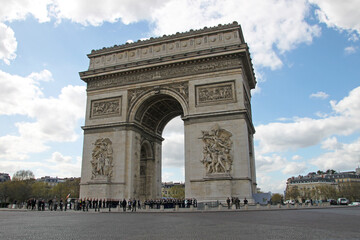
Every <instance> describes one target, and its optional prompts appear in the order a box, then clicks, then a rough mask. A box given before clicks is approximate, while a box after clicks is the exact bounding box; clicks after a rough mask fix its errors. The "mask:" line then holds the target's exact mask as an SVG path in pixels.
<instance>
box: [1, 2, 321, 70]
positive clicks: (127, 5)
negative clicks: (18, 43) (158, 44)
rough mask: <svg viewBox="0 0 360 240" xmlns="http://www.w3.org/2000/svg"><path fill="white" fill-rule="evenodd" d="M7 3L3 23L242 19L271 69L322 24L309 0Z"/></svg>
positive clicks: (260, 59) (258, 57) (162, 25)
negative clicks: (313, 18) (311, 16)
mask: <svg viewBox="0 0 360 240" xmlns="http://www.w3.org/2000/svg"><path fill="white" fill-rule="evenodd" d="M30 2H31V4H30ZM2 6H3V7H2V10H0V13H2V14H0V16H2V18H0V22H1V21H2V22H4V21H13V20H23V19H25V18H26V17H27V16H28V15H32V16H34V17H35V18H37V19H38V21H39V22H46V21H50V20H51V18H53V19H55V20H56V21H57V22H61V21H62V20H67V19H68V20H71V21H72V22H76V23H80V24H82V25H85V26H87V25H93V26H99V25H101V24H102V23H104V22H111V23H114V22H118V21H121V22H123V23H124V24H130V23H134V22H138V21H140V20H147V21H149V22H150V23H151V26H153V32H152V34H153V35H157V36H161V35H163V34H172V33H175V32H181V31H188V30H189V29H191V28H193V29H198V28H202V27H205V26H216V25H218V24H219V23H223V24H226V23H231V22H233V21H234V20H236V21H238V22H239V23H240V24H241V25H242V28H243V32H244V35H245V38H246V40H247V42H248V43H249V46H250V48H251V49H250V51H251V53H252V57H253V62H254V64H255V65H257V66H261V67H270V68H271V69H277V68H280V67H281V66H282V65H283V63H282V61H281V57H280V54H283V53H285V52H287V51H290V50H292V49H294V48H296V47H297V46H298V45H299V44H302V43H306V44H309V43H311V42H312V39H313V38H314V37H316V36H319V34H320V28H319V27H318V26H317V25H311V24H309V23H308V22H306V21H305V18H306V17H307V15H308V12H309V11H310V8H309V6H310V5H309V4H308V2H307V1H306V0H300V1H294V0H288V1H285V0H281V1H278V0H268V1H262V0H255V1H246V0H211V1H208V0H166V1H163V0H151V1H132V0H123V1H115V0H103V1H95V0H92V1H89V0H77V1H72V0H61V1H60V0H44V1H42V0H37V1H36V2H35V3H34V1H30V0H22V1H21V2H15V1H9V2H5V3H2ZM239 6H241V7H239ZM234 9H236V11H234ZM0 39H7V40H8V39H10V38H9V37H1V36H0ZM0 41H1V40H0ZM4 60H6V59H4Z"/></svg>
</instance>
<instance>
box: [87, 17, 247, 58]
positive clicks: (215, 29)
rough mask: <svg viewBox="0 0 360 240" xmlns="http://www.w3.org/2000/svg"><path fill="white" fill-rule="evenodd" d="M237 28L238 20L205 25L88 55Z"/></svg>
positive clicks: (96, 51)
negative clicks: (210, 25) (196, 28)
mask: <svg viewBox="0 0 360 240" xmlns="http://www.w3.org/2000/svg"><path fill="white" fill-rule="evenodd" d="M236 28H238V29H240V30H241V26H240V25H239V24H238V23H237V22H236V21H234V22H233V23H230V24H224V25H223V24H219V25H218V26H214V27H204V28H202V29H198V30H193V29H190V31H187V32H183V33H179V32H177V33H176V34H172V35H163V36H162V37H155V38H154V37H151V38H150V39H146V40H138V41H137V42H134V43H125V44H121V45H114V46H112V47H104V48H102V49H98V50H92V51H91V53H90V54H88V57H93V56H95V55H101V54H104V53H109V52H114V51H119V50H124V49H132V48H138V47H142V46H146V45H151V44H156V43H159V42H166V41H173V40H175V39H180V38H184V37H189V36H194V35H202V34H209V33H212V32H219V31H223V30H230V29H236ZM240 37H241V40H242V42H244V40H243V36H242V35H241V36H240Z"/></svg>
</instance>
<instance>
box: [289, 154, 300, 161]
mask: <svg viewBox="0 0 360 240" xmlns="http://www.w3.org/2000/svg"><path fill="white" fill-rule="evenodd" d="M291 159H292V160H295V161H297V160H300V159H302V157H301V156H299V155H294V156H293V157H292V158H291Z"/></svg>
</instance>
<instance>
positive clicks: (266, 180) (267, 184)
mask: <svg viewBox="0 0 360 240" xmlns="http://www.w3.org/2000/svg"><path fill="white" fill-rule="evenodd" d="M256 177H257V184H258V187H259V188H260V189H261V191H263V192H267V191H269V189H271V191H272V193H281V194H283V193H284V190H285V187H286V180H279V179H274V177H271V176H269V175H266V174H264V173H257V176H256Z"/></svg>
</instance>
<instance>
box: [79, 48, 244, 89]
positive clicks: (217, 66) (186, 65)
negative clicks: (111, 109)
mask: <svg viewBox="0 0 360 240" xmlns="http://www.w3.org/2000/svg"><path fill="white" fill-rule="evenodd" d="M239 56H240V55H239V54H232V55H225V56H218V57H212V58H203V59H197V60H189V61H185V62H178V63H172V64H166V65H161V66H155V67H149V68H141V69H135V70H129V71H123V72H117V73H112V74H107V75H100V76H99V75H98V76H93V77H91V78H86V80H85V81H86V82H87V83H88V85H87V89H88V90H97V89H104V88H109V87H117V86H124V85H130V84H136V83H143V82H151V81H157V80H163V79H169V78H176V77H184V76H189V75H197V74H204V73H210V72H217V71H223V70H230V69H239V68H241V64H242V62H241V59H240V57H239Z"/></svg>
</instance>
